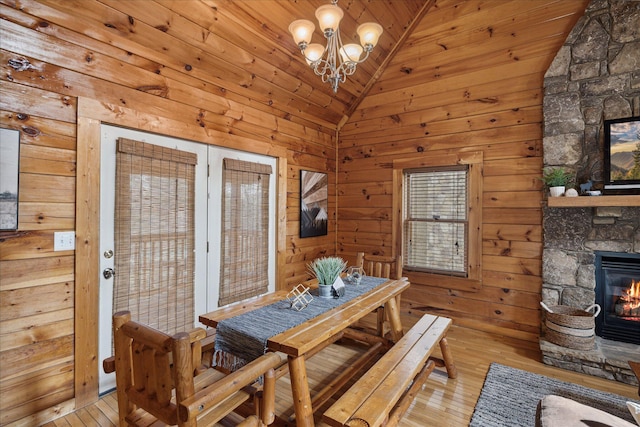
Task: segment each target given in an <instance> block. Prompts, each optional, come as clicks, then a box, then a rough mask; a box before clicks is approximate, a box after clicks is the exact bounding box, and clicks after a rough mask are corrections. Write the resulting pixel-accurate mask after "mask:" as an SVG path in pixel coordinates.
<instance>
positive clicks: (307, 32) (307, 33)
mask: <svg viewBox="0 0 640 427" xmlns="http://www.w3.org/2000/svg"><path fill="white" fill-rule="evenodd" d="M315 29H316V26H315V25H313V22H311V21H309V20H306V19H298V20H297V21H293V22H292V23H291V24H290V25H289V32H290V33H291V35H292V36H293V41H294V42H295V44H297V45H300V43H303V44H305V45H307V44H309V43H310V42H311V36H312V35H313V32H314V31H315Z"/></svg>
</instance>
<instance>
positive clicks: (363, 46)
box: [289, 0, 382, 93]
mask: <svg viewBox="0 0 640 427" xmlns="http://www.w3.org/2000/svg"><path fill="white" fill-rule="evenodd" d="M337 3H338V0H331V4H326V5H324V6H320V7H319V8H317V9H316V18H317V19H318V24H319V26H320V30H322V32H323V33H324V36H325V37H326V39H327V46H326V47H324V46H322V45H321V44H319V43H311V36H312V34H313V32H314V31H315V26H314V25H313V22H311V21H308V20H306V19H298V20H296V21H293V22H292V23H291V25H289V32H291V35H292V36H293V41H294V42H295V43H296V44H297V45H298V47H299V48H300V51H301V52H302V55H303V56H304V58H305V59H306V61H307V64H309V66H310V67H311V68H313V71H314V72H315V73H316V74H317V75H318V76H321V77H322V81H323V82H325V83H327V82H328V83H329V84H330V85H331V87H332V88H333V92H334V93H335V92H338V85H339V84H340V83H344V82H345V81H346V79H347V76H350V75H352V74H353V73H354V72H355V71H356V66H357V65H358V64H360V63H361V62H364V61H365V60H366V59H367V58H368V57H369V54H370V53H371V51H372V50H373V48H374V47H375V45H376V44H377V43H378V38H379V37H380V34H382V27H381V26H380V25H378V24H376V23H375V22H367V23H364V24H362V25H360V26H358V29H357V33H358V37H359V38H360V44H359V45H358V44H355V43H349V44H346V45H343V44H342V39H341V38H340V27H339V25H340V20H341V19H342V17H343V16H344V12H343V11H342V9H340V8H339V7H338V5H337ZM363 52H364V53H365V56H364V58H360V57H361V56H362V53H363Z"/></svg>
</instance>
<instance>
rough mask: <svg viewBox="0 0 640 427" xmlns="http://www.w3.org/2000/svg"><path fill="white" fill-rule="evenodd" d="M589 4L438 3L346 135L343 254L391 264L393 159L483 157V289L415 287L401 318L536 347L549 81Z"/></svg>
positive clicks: (342, 150)
mask: <svg viewBox="0 0 640 427" xmlns="http://www.w3.org/2000/svg"><path fill="white" fill-rule="evenodd" d="M587 3H588V2H587V1H585V0H571V1H556V0H548V1H504V0H489V1H483V2H459V1H455V0H439V1H437V2H436V3H435V5H434V6H433V7H432V8H431V9H430V10H429V12H428V13H427V15H426V16H425V17H424V18H423V19H422V21H421V23H420V24H419V25H418V27H417V28H416V30H415V31H414V32H413V34H412V35H411V36H410V37H409V38H408V39H407V41H406V43H405V44H404V46H403V48H402V49H401V50H400V51H399V52H398V54H397V55H396V56H395V58H394V59H393V60H392V61H391V63H390V64H389V65H388V67H387V68H386V70H385V72H384V73H383V74H382V76H381V78H380V79H379V80H378V82H377V83H376V84H375V85H374V86H373V87H372V89H371V91H370V92H369V94H368V96H367V97H366V98H365V99H364V100H363V102H362V103H361V104H360V105H359V107H358V108H357V110H356V111H355V113H354V114H353V116H352V117H351V119H350V120H349V121H347V123H346V124H345V125H344V126H343V128H342V129H341V130H340V134H339V151H338V201H339V206H338V228H339V230H338V231H339V232H338V253H339V254H342V255H344V256H345V257H349V256H353V254H354V253H355V252H357V251H360V250H364V251H367V252H372V253H377V254H381V255H391V254H392V253H393V252H394V251H395V249H394V244H395V242H393V241H392V237H393V236H392V233H393V226H392V213H393V212H392V170H393V169H392V168H393V162H394V161H395V160H404V159H419V158H420V157H425V158H428V157H430V156H436V155H438V153H443V152H448V153H456V152H458V151H476V150H480V151H482V152H483V157H484V179H483V185H482V187H483V197H482V204H483V210H482V241H483V245H482V246H483V249H482V286H481V289H479V290H478V291H477V292H469V291H462V290H458V289H456V288H455V287H451V284H450V283H448V282H447V280H446V278H444V279H443V280H442V282H441V285H440V286H427V285H425V284H424V283H420V279H419V278H417V277H415V276H414V277H412V275H411V274H410V273H406V272H405V275H408V276H409V278H410V279H411V282H412V286H411V289H410V290H409V291H408V292H407V293H406V295H403V298H402V303H403V307H402V309H403V310H411V311H423V310H425V311H438V312H440V313H441V314H444V315H447V316H450V317H453V318H454V319H455V322H456V323H457V324H461V325H467V326H470V327H474V328H479V329H484V330H490V331H497V332H500V333H503V334H506V335H510V336H514V337H517V338H523V339H528V340H537V339H538V335H539V329H540V315H539V313H540V311H539V300H540V293H541V254H542V244H543V243H542V214H541V204H542V201H543V193H542V183H541V182H540V180H539V179H538V178H539V176H540V172H541V168H542V130H541V127H542V97H543V76H544V74H545V72H546V69H547V68H548V66H549V64H550V63H551V61H552V60H553V58H554V57H555V54H556V52H557V51H558V49H559V48H560V46H561V45H562V43H563V42H564V41H565V39H566V37H567V35H568V33H569V31H570V30H571V29H572V28H573V26H574V24H575V23H576V21H577V20H578V18H579V17H580V16H582V14H583V13H584V10H585V7H586V5H587Z"/></svg>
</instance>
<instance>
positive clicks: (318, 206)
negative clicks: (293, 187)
mask: <svg viewBox="0 0 640 427" xmlns="http://www.w3.org/2000/svg"><path fill="white" fill-rule="evenodd" d="M328 180H329V177H328V175H327V174H326V173H323V172H311V171H305V170H301V171H300V237H313V236H326V235H327V222H328V215H327V211H328V210H329V203H328V197H327V191H328Z"/></svg>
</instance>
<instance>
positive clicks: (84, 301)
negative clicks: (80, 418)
mask: <svg viewBox="0 0 640 427" xmlns="http://www.w3.org/2000/svg"><path fill="white" fill-rule="evenodd" d="M77 115H78V121H77V127H78V128H77V142H76V153H77V158H76V168H77V171H76V252H75V284H76V287H75V305H74V307H75V309H74V310H75V313H74V318H75V337H74V340H75V342H74V344H75V353H74V364H75V385H74V387H75V408H76V409H79V408H82V407H84V406H86V405H88V404H91V403H93V402H95V401H97V400H98V369H101V361H100V360H98V354H99V353H98V315H99V308H100V300H99V293H100V292H99V280H98V277H99V276H98V275H99V274H100V271H99V256H100V254H99V249H100V143H101V125H102V124H109V125H115V126H123V127H127V128H131V129H137V130H142V131H147V132H152V133H158V134H162V135H167V136H172V137H177V138H182V139H188V140H192V141H196V142H201V143H204V144H208V145H216V146H220V147H225V148H232V149H236V150H242V151H246V152H250V153H255V154H262V155H266V156H271V157H275V158H277V184H276V188H277V195H276V252H277V254H276V275H275V276H276V289H281V288H283V287H284V283H285V281H284V272H285V270H284V266H285V255H286V253H285V250H286V225H287V212H286V204H287V149H286V148H283V147H277V146H274V145H273V143H271V142H265V141H260V140H256V139H250V138H246V137H240V136H235V135H231V134H228V133H224V132H220V131H215V130H212V129H207V128H204V127H200V126H196V125H194V123H197V117H196V118H194V120H193V121H192V122H183V121H179V120H176V119H175V118H171V117H163V116H159V115H153V114H148V113H144V112H140V111H135V110H132V109H129V108H125V107H123V106H121V105H113V104H108V103H103V102H100V101H96V100H92V99H89V98H78V113H77Z"/></svg>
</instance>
